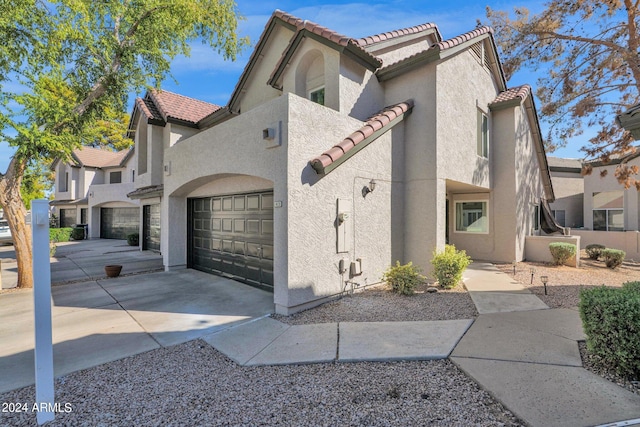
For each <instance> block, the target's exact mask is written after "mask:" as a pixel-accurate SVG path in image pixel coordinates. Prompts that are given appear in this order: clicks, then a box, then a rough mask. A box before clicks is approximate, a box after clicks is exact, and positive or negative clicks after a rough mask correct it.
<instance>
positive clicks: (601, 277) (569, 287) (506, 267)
mask: <svg viewBox="0 0 640 427" xmlns="http://www.w3.org/2000/svg"><path fill="white" fill-rule="evenodd" d="M496 267H498V268H499V269H500V270H501V271H503V272H504V273H507V274H508V275H509V276H511V277H514V278H515V280H516V281H517V282H519V283H521V284H523V285H524V286H526V287H527V288H528V289H529V290H530V291H531V292H533V293H534V294H535V295H537V296H538V297H539V298H540V299H541V300H542V301H544V303H545V304H547V305H548V306H549V307H551V308H575V307H577V306H578V302H579V301H580V290H581V289H584V288H589V287H595V286H602V285H606V286H616V287H620V286H622V284H623V283H624V282H630V281H636V280H640V263H638V262H633V261H625V262H624V263H623V264H622V265H621V266H620V267H618V268H616V269H615V270H611V269H610V268H607V266H606V265H604V262H602V261H594V260H591V259H589V257H588V256H587V254H586V253H585V252H584V251H582V253H581V257H580V267H579V268H575V267H567V266H555V265H551V264H545V263H538V262H519V263H517V264H516V274H515V276H514V275H513V265H512V264H496ZM531 268H533V269H534V270H535V272H534V274H533V284H531V272H530V269H531ZM541 276H547V277H548V278H549V281H548V283H547V295H545V294H544V286H543V285H542V282H541V281H540V277H541Z"/></svg>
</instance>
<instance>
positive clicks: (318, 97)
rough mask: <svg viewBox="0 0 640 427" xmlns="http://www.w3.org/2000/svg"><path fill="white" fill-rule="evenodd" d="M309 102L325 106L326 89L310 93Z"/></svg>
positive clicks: (318, 89)
mask: <svg viewBox="0 0 640 427" xmlns="http://www.w3.org/2000/svg"><path fill="white" fill-rule="evenodd" d="M309 100H310V101H313V102H315V103H316V104H320V105H324V87H319V88H316V89H313V90H310V91H309Z"/></svg>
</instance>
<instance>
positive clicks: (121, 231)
mask: <svg viewBox="0 0 640 427" xmlns="http://www.w3.org/2000/svg"><path fill="white" fill-rule="evenodd" d="M139 229H140V208H101V209H100V238H102V239H126V238H127V234H131V233H137V232H138V230H139Z"/></svg>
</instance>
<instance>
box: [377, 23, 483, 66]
mask: <svg viewBox="0 0 640 427" xmlns="http://www.w3.org/2000/svg"><path fill="white" fill-rule="evenodd" d="M484 34H493V29H492V28H491V27H487V26H484V27H480V28H476V29H475V30H473V31H469V32H467V33H464V34H461V35H459V36H457V37H454V38H452V39H448V40H443V41H441V42H439V43H436V44H434V45H432V46H430V47H429V48H428V49H425V50H423V51H421V52H418V53H415V54H413V55H411V56H408V57H406V58H403V59H401V60H399V61H396V62H394V63H392V64H387V65H386V66H385V67H383V68H381V69H380V70H378V71H384V70H386V69H387V68H390V67H393V66H397V65H398V64H400V63H402V62H405V61H407V62H410V61H411V60H412V59H414V58H416V57H418V56H421V55H424V54H425V53H427V52H430V51H434V50H435V49H439V50H441V51H442V50H447V49H451V48H452V47H455V46H458V45H461V44H462V43H464V42H467V41H469V40H472V39H474V38H477V37H480V36H482V35H484Z"/></svg>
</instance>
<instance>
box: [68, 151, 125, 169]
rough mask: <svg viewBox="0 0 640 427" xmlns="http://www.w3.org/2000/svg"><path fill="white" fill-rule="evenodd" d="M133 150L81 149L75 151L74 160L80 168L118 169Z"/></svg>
mask: <svg viewBox="0 0 640 427" xmlns="http://www.w3.org/2000/svg"><path fill="white" fill-rule="evenodd" d="M131 150H133V149H132V148H130V149H128V150H122V151H109V150H105V149H101V148H93V147H80V148H76V149H75V150H73V155H72V156H73V158H74V159H75V160H76V161H77V162H78V165H79V166H87V167H91V168H107V167H118V166H120V165H121V164H122V162H123V160H124V159H125V158H126V157H127V156H128V155H129V153H130V152H131Z"/></svg>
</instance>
